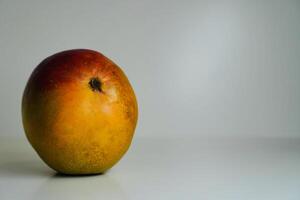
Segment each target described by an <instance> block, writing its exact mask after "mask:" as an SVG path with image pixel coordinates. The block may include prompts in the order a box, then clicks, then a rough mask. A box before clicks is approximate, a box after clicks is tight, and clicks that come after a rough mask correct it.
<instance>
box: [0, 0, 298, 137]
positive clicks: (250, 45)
mask: <svg viewBox="0 0 300 200" xmlns="http://www.w3.org/2000/svg"><path fill="white" fill-rule="evenodd" d="M299 21H300V2H299V1H297V0H295V1H277V0H274V1H138V0H137V1H133V0H132V1H130V0H126V1H124V0H122V1H121V0H120V1H96V0H95V1H79V0H78V1H58V0H52V1H34V0H27V1H15V0H0V90H1V92H0V96H1V103H0V110H1V112H0V134H1V135H6V136H24V133H23V129H22V124H21V114H20V110H21V106H20V104H21V97H22V92H23V89H24V87H25V84H26V81H27V79H28V77H29V75H30V73H31V72H32V70H33V69H34V67H35V66H36V65H37V64H38V63H39V62H40V61H41V60H43V59H44V58H45V57H47V56H49V55H51V54H53V53H56V52H58V51H62V50H66V49H72V48H90V49H95V50H97V51H100V52H102V53H103V54H105V55H106V56H108V57H109V58H111V59H112V60H113V61H115V62H116V63H117V64H119V65H120V66H121V67H122V68H123V69H124V71H125V73H126V74H127V75H128V77H129V79H130V81H131V83H132V85H133V87H134V89H135V91H136V94H137V96H138V100H139V108H140V118H139V124H138V129H137V131H136V136H137V137H143V136H158V137H161V136H166V137H175V136H192V135H197V136H207V135H209V136H228V135H229V136H232V135H238V136H243V137H244V136H299V134H300V133H299V131H300V89H299V86H300V78H299V76H300V66H299V63H300V23H299Z"/></svg>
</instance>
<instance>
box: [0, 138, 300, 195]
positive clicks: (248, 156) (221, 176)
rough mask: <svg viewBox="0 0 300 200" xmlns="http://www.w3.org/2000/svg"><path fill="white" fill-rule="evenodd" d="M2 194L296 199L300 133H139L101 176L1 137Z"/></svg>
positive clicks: (299, 178) (299, 185) (299, 176)
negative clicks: (51, 164)
mask: <svg viewBox="0 0 300 200" xmlns="http://www.w3.org/2000/svg"><path fill="white" fill-rule="evenodd" d="M0 199H1V200H18V199H23V200H26V199H31V200H35V199H39V200H40V199H45V200H47V199H58V200H59V199H64V200H65V199H72V200H77V199H84V200H88V199H106V200H109V199H128V200H130V199H137V200H145V199H146V200H147V199H149V200H150V199H151V200H153V199H155V200H157V199H164V200H165V199H172V200H173V199H197V200H198V199H203V200H210V199H212V200H219V199H220V200H224V199H225V200H227V199H228V200H229V199H230V200H235V199H236V200H250V199H251V200H299V199H300V139H293V138H290V139H288V138H247V139H241V138H240V139H238V138H227V139H225V138H223V139H222V138H185V139H183V138H177V139H176V138H173V139H167V138H165V139H160V138H138V137H136V138H135V139H134V142H133V145H132V146H131V148H130V150H129V152H127V154H126V155H125V157H124V158H123V159H122V160H121V161H120V162H119V163H118V164H117V165H116V166H115V167H113V168H112V169H111V170H110V171H108V172H107V173H106V174H104V175H97V176H82V177H67V176H60V175H57V174H56V173H55V172H54V171H52V170H51V169H49V168H48V167H47V166H46V165H45V164H44V163H43V162H42V161H41V160H40V159H39V158H38V157H37V155H36V154H35V152H34V151H33V149H32V148H31V147H30V146H29V144H28V142H27V141H26V140H25V139H24V138H22V139H5V138H0Z"/></svg>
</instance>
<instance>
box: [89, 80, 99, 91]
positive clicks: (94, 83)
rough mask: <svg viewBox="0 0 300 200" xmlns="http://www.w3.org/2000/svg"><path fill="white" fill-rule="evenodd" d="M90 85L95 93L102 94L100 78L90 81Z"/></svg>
mask: <svg viewBox="0 0 300 200" xmlns="http://www.w3.org/2000/svg"><path fill="white" fill-rule="evenodd" d="M89 85H90V88H91V89H92V90H93V91H94V92H97V91H98V92H102V88H101V86H102V83H101V81H100V80H99V78H98V77H93V78H91V79H90V81H89Z"/></svg>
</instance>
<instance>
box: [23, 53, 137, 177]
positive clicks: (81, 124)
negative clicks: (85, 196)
mask: <svg viewBox="0 0 300 200" xmlns="http://www.w3.org/2000/svg"><path fill="white" fill-rule="evenodd" d="M95 77H96V78H98V79H99V80H100V82H101V91H97V90H93V88H91V85H90V84H89V82H90V80H91V79H92V78H95ZM137 118H138V106H137V100H136V97H135V94H134V91H133V89H132V87H131V85H130V83H129V81H128V79H127V77H126V75H125V74H124V73H123V71H122V70H121V69H120V68H119V67H118V66H117V65H116V64H115V63H113V62H112V61H111V60H109V59H108V58H106V57H105V56H104V55H102V54H101V53H99V52H96V51H93V50H88V49H74V50H68V51H63V52H60V53H57V54H54V55H52V56H50V57H48V58H46V59H45V60H44V61H42V62H41V63H40V64H39V65H38V66H37V67H36V68H35V70H34V71H33V73H32V74H31V76H30V78H29V80H28V83H27V85H26V87H25V90H24V93H23V99H22V121H23V127H24V130H25V133H26V136H27V139H28V140H29V142H30V144H31V145H32V147H33V148H34V149H35V151H36V152H37V153H38V155H39V156H40V157H41V159H42V160H43V161H44V162H45V163H46V164H47V165H48V166H50V167H51V168H52V169H54V170H56V171H57V172H60V173H64V174H73V175H80V174H98V173H103V172H105V171H106V170H108V169H109V168H111V167H112V166H113V165H114V164H116V163H117V162H118V161H119V160H120V159H121V157H122V156H123V155H124V154H125V153H126V151H127V150H128V148H129V146H130V144H131V141H132V138H133V135H134V130H135V127H136V124H137Z"/></svg>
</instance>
